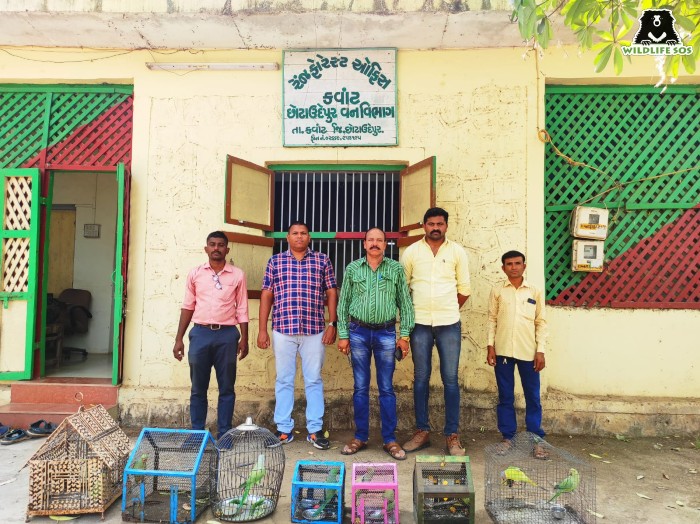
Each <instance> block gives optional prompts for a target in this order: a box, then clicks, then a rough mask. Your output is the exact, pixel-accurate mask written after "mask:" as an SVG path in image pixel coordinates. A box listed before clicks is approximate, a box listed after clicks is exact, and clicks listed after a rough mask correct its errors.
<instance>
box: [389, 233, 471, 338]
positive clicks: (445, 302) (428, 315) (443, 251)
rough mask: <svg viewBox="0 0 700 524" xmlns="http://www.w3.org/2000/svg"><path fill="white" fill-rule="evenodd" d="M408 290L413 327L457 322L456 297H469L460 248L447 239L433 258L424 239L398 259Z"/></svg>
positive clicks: (466, 268)
mask: <svg viewBox="0 0 700 524" xmlns="http://www.w3.org/2000/svg"><path fill="white" fill-rule="evenodd" d="M401 263H402V264H403V268H404V271H405V272H406V281H407V282H408V287H409V289H410V290H411V298H412V299H413V307H414V309H415V313H416V324H423V325H427V326H449V325H450V324H454V323H456V322H458V321H459V319H460V315H459V304H458V303H457V293H459V294H460V295H464V296H467V297H468V296H469V295H471V285H470V280H469V259H468V258H467V252H466V251H465V250H464V248H463V247H462V246H460V245H459V244H456V243H455V242H452V241H450V240H448V239H447V238H446V239H445V241H444V242H443V243H442V245H441V246H440V249H438V252H437V254H436V255H434V256H433V251H432V249H430V246H429V245H428V243H427V242H426V241H425V237H423V238H421V239H420V240H419V241H418V242H416V243H414V244H411V245H410V246H408V247H407V248H406V251H405V252H404V254H403V257H401Z"/></svg>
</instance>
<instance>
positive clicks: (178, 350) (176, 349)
mask: <svg viewBox="0 0 700 524" xmlns="http://www.w3.org/2000/svg"><path fill="white" fill-rule="evenodd" d="M173 356H174V357H175V358H176V359H177V360H179V361H182V357H184V356H185V343H184V342H183V341H182V340H176V341H175V345H174V346H173Z"/></svg>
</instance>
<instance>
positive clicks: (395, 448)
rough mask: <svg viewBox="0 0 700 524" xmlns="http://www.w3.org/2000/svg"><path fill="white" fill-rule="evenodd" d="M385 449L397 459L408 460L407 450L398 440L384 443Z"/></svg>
mask: <svg viewBox="0 0 700 524" xmlns="http://www.w3.org/2000/svg"><path fill="white" fill-rule="evenodd" d="M384 451H386V453H387V454H388V455H389V456H391V458H393V459H395V460H406V452H405V451H404V450H403V448H402V447H401V446H399V444H398V443H397V442H389V443H387V444H384Z"/></svg>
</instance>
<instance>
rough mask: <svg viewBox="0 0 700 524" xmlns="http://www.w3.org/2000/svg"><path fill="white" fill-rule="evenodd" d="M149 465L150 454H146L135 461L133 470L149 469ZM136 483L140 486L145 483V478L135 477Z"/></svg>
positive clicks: (132, 466)
mask: <svg viewBox="0 0 700 524" xmlns="http://www.w3.org/2000/svg"><path fill="white" fill-rule="evenodd" d="M147 463H148V454H147V453H144V454H142V455H141V456H140V457H139V458H137V459H136V460H134V462H133V464H131V469H148V468H147V467H146V464H147ZM134 482H136V483H137V484H140V483H141V482H143V476H141V475H135V476H134Z"/></svg>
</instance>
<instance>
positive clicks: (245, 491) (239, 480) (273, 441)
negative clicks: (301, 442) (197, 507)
mask: <svg viewBox="0 0 700 524" xmlns="http://www.w3.org/2000/svg"><path fill="white" fill-rule="evenodd" d="M216 447H217V449H218V451H219V461H218V465H216V468H215V471H212V478H214V479H215V480H214V489H213V495H212V501H211V510H212V513H213V514H214V516H215V517H216V518H218V519H221V520H226V521H229V522H249V521H252V520H258V519H261V518H263V517H266V516H268V515H270V514H271V513H272V512H273V511H275V508H276V507H277V500H278V498H279V494H280V486H281V485H282V478H283V476H284V463H285V456H284V450H283V449H282V446H281V443H280V441H279V439H278V438H277V437H275V435H273V434H272V433H271V432H270V431H268V430H267V429H265V428H260V427H258V426H256V425H255V424H253V421H252V419H251V418H250V417H248V419H246V422H245V424H241V425H240V426H238V427H236V428H233V429H231V430H229V431H227V432H226V433H225V434H224V435H223V436H222V437H221V438H220V439H219V440H218V442H217V443H216Z"/></svg>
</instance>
